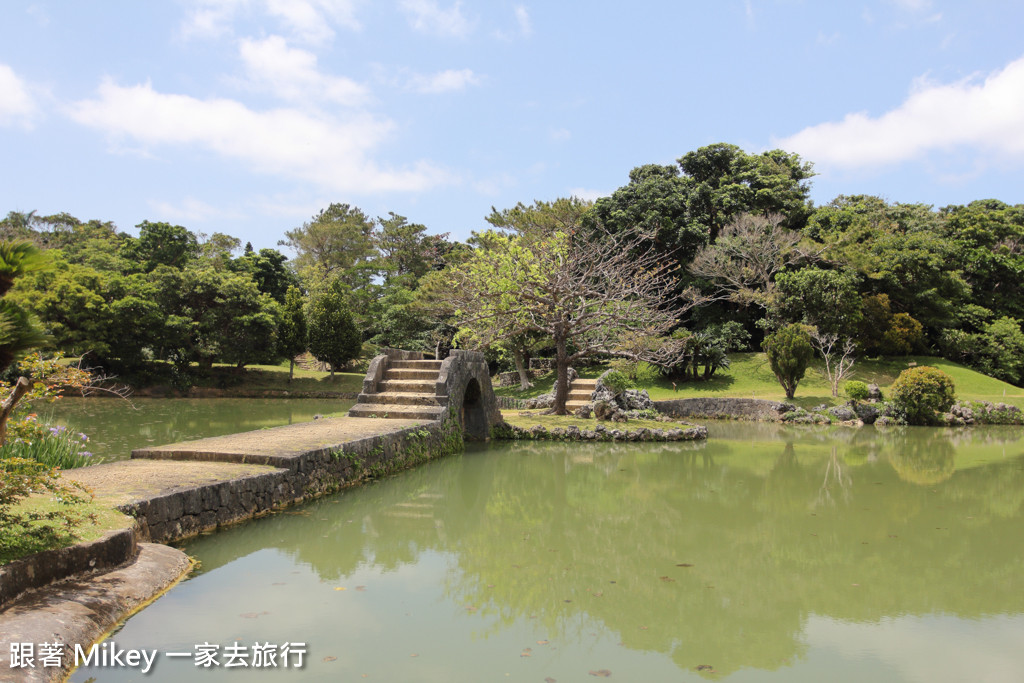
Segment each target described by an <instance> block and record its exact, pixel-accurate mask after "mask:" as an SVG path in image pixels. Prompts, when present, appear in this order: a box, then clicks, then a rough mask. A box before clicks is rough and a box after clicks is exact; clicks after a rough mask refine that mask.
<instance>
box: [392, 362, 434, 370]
mask: <svg viewBox="0 0 1024 683" xmlns="http://www.w3.org/2000/svg"><path fill="white" fill-rule="evenodd" d="M388 368H394V369H396V370H399V369H402V370H434V371H435V372H436V371H438V370H440V369H441V361H439V360H389V361H388Z"/></svg>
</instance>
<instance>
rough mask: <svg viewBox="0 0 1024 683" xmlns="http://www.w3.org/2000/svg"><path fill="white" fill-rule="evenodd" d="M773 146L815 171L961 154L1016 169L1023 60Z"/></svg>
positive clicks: (1022, 122)
mask: <svg viewBox="0 0 1024 683" xmlns="http://www.w3.org/2000/svg"><path fill="white" fill-rule="evenodd" d="M775 144H776V145H777V146H779V147H782V148H784V149H787V150H790V151H793V152H797V153H799V154H801V155H803V156H804V157H806V158H807V159H809V160H811V161H814V162H815V163H818V164H822V165H826V164H827V165H832V166H835V167H844V168H856V167H871V166H881V165H886V164H896V163H900V162H904V161H908V160H912V159H919V158H922V157H924V156H925V155H927V154H929V153H933V152H950V151H954V150H963V149H967V150H969V151H972V152H973V153H975V154H977V155H981V156H983V157H986V158H991V159H997V158H999V159H1007V158H1010V159H1013V160H1016V161H1024V57H1022V58H1020V59H1018V60H1016V61H1014V62H1011V63H1010V64H1009V65H1007V66H1006V67H1005V68H1003V69H1002V70H1000V71H998V72H996V73H993V74H991V75H989V76H988V77H987V78H984V79H981V78H977V77H975V78H969V79H965V80H962V81H959V82H956V83H951V84H946V85H943V84H934V83H930V82H928V81H925V80H921V81H919V82H918V83H917V84H915V86H914V88H913V89H912V91H911V93H910V95H909V97H907V99H906V101H904V102H903V104H901V105H900V106H899V107H897V108H895V109H893V110H892V111H889V112H886V113H885V114H882V115H881V116H878V117H871V116H868V115H867V114H866V113H862V112H861V113H853V114H848V115H847V116H846V117H845V118H843V120H842V121H838V122H829V123H821V124H818V125H815V126H811V127H809V128H805V129H804V130H802V131H800V132H798V133H796V134H795V135H792V136H790V137H787V138H783V139H781V140H777V141H776V142H775Z"/></svg>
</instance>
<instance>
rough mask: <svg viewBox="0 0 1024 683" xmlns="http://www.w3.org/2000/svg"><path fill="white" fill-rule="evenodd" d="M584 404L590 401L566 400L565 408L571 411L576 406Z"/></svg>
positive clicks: (588, 403)
mask: <svg viewBox="0 0 1024 683" xmlns="http://www.w3.org/2000/svg"><path fill="white" fill-rule="evenodd" d="M585 405H590V401H566V402H565V409H566V410H570V411H571V410H576V409H577V408H580V407H582V406H585Z"/></svg>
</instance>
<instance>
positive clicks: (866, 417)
mask: <svg viewBox="0 0 1024 683" xmlns="http://www.w3.org/2000/svg"><path fill="white" fill-rule="evenodd" d="M850 407H851V408H853V412H855V413H857V417H859V418H860V420H861V421H862V422H863V423H864V424H867V425H869V424H874V422H875V420H877V419H878V408H877V407H876V406H875V404H873V403H860V402H856V401H851V402H850Z"/></svg>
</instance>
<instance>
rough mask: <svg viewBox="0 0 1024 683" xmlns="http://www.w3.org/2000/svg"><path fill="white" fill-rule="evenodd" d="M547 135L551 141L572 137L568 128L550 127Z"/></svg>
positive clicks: (563, 140)
mask: <svg viewBox="0 0 1024 683" xmlns="http://www.w3.org/2000/svg"><path fill="white" fill-rule="evenodd" d="M548 137H550V138H551V140H552V141H553V142H565V141H566V140H568V139H569V138H571V137H572V131H570V130H569V129H568V128H552V129H551V130H549V131H548Z"/></svg>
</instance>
